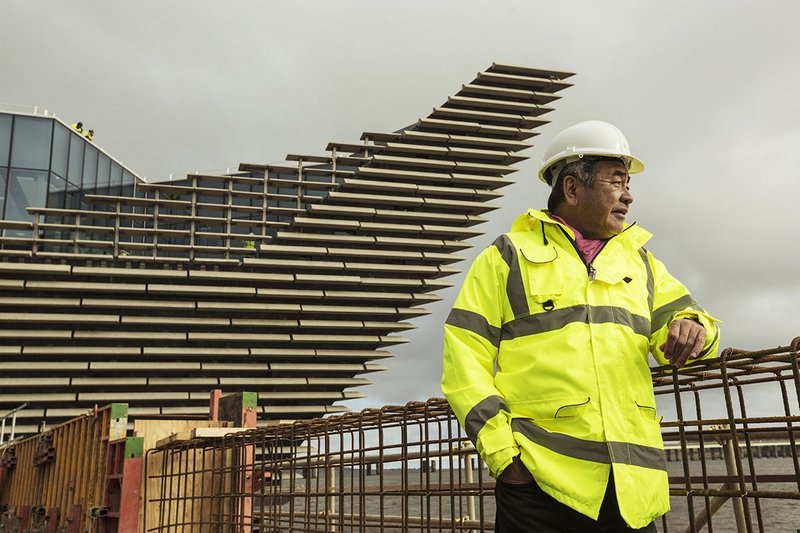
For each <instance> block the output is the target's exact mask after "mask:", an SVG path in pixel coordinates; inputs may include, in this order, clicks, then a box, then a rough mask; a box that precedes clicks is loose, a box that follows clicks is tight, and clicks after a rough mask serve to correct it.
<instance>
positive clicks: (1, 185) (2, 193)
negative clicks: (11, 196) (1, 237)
mask: <svg viewBox="0 0 800 533" xmlns="http://www.w3.org/2000/svg"><path fill="white" fill-rule="evenodd" d="M7 176H8V169H5V168H2V167H0V219H3V218H4V217H3V215H5V207H6V177H7Z"/></svg>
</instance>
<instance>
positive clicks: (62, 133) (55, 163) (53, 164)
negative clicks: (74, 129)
mask: <svg viewBox="0 0 800 533" xmlns="http://www.w3.org/2000/svg"><path fill="white" fill-rule="evenodd" d="M55 128H56V129H55V131H53V159H52V160H51V161H50V170H52V171H53V172H55V173H56V174H58V175H59V176H61V177H62V178H66V177H67V161H68V160H69V130H68V129H67V128H65V127H64V126H62V125H61V124H56V125H55Z"/></svg>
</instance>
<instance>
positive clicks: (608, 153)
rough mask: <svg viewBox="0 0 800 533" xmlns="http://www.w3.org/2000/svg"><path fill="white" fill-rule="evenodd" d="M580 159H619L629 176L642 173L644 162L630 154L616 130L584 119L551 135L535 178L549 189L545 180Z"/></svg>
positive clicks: (596, 121)
mask: <svg viewBox="0 0 800 533" xmlns="http://www.w3.org/2000/svg"><path fill="white" fill-rule="evenodd" d="M584 156H605V157H619V158H620V159H622V161H623V162H624V163H625V166H627V167H628V172H629V173H630V174H636V173H637V172H641V171H643V170H644V163H642V162H641V160H639V159H638V158H636V157H634V156H632V155H631V148H630V146H629V145H628V139H626V138H625V136H624V135H623V134H622V132H621V131H619V128H617V127H616V126H614V125H613V124H609V123H608V122H603V121H602V120H587V121H585V122H579V123H578V124H575V125H574V126H570V127H569V128H567V129H565V130H564V131H562V132H561V133H559V134H558V135H556V136H555V138H554V139H553V142H551V143H550V146H548V147H547V150H546V151H545V153H544V161H543V162H542V166H541V168H540V169H539V179H540V180H542V181H543V182H545V183H547V184H548V185H550V186H552V185H553V184H552V183H551V182H550V181H549V180H548V178H551V179H553V178H556V177H558V172H559V171H560V170H561V169H562V168H563V167H564V165H566V164H567V163H571V162H573V161H577V160H578V159H580V158H581V157H584Z"/></svg>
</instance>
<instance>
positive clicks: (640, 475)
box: [442, 121, 719, 533]
mask: <svg viewBox="0 0 800 533" xmlns="http://www.w3.org/2000/svg"><path fill="white" fill-rule="evenodd" d="M643 170H644V164H643V163H642V162H641V161H640V160H639V159H637V158H636V157H633V156H632V155H631V152H630V148H629V146H628V142H627V140H626V139H625V137H624V135H623V134H622V132H620V131H619V130H618V129H617V128H616V127H615V126H613V125H612V124H609V123H607V122H601V121H587V122H582V123H580V124H577V125H575V126H572V127H570V128H567V129H566V130H564V131H563V132H561V133H560V134H558V135H557V136H556V137H555V139H554V140H553V143H552V144H551V146H550V147H549V148H548V150H547V152H546V155H545V161H544V163H543V164H542V167H541V170H540V172H539V177H540V179H542V180H543V181H544V182H545V183H547V184H548V185H550V186H551V187H552V191H551V195H550V198H549V200H548V210H547V211H538V210H533V209H531V210H529V211H528V212H527V213H525V214H523V215H522V216H520V217H519V218H518V219H517V220H516V221H515V222H514V224H513V226H512V228H511V232H510V233H507V234H505V235H503V236H501V237H500V238H498V239H497V240H496V241H495V242H494V243H493V244H492V245H491V246H489V247H488V248H487V249H486V250H484V251H483V252H482V253H481V254H480V255H479V256H478V257H477V258H476V259H475V262H474V263H473V265H472V267H471V269H470V271H469V273H468V275H467V277H466V279H465V280H464V284H463V286H462V288H461V291H460V293H459V295H458V298H457V300H456V302H455V306H454V308H453V310H452V311H451V313H450V316H449V317H448V319H447V323H446V325H445V347H444V372H443V376H442V390H443V391H444V394H445V396H446V397H447V399H448V401H449V402H450V405H451V406H452V407H453V411H454V412H455V414H456V416H457V417H458V419H459V421H460V422H461V423H462V425H463V426H464V428H465V430H466V433H467V435H468V436H469V437H470V439H471V440H472V441H473V442H474V443H475V445H476V447H477V449H478V451H479V453H480V454H481V456H482V457H483V459H484V461H485V462H486V464H487V466H488V467H489V472H490V474H491V475H492V476H494V477H496V478H497V480H498V482H497V486H496V490H495V493H496V500H497V521H496V531H497V532H501V533H508V532H529V531H530V532H533V531H535V532H590V531H603V532H616V531H626V532H630V531H632V530H639V531H655V530H656V529H655V524H654V522H653V521H654V519H655V518H657V517H658V516H661V515H662V514H664V513H666V512H667V511H668V510H669V487H668V480H667V472H666V463H665V460H664V455H663V443H662V440H661V429H660V425H659V421H660V417H658V416H657V415H656V408H655V405H656V403H655V398H654V394H653V386H652V380H651V374H650V369H649V366H648V362H647V354H648V351H649V352H650V353H652V354H653V355H654V356H655V359H656V360H657V361H658V362H659V363H660V364H667V363H671V364H673V365H674V366H675V367H678V368H679V367H681V366H683V365H684V364H685V363H686V362H687V361H689V360H690V359H691V360H696V359H700V358H704V357H713V356H714V355H715V354H716V350H717V346H718V344H719V333H718V329H717V326H716V322H717V321H716V320H715V319H714V318H713V317H711V316H710V315H709V314H707V313H706V312H705V311H703V309H702V308H700V307H699V306H698V305H697V303H695V301H694V300H693V299H692V297H691V295H690V294H689V292H688V291H687V289H686V287H684V286H683V285H682V284H681V283H680V282H678V281H677V280H676V279H675V278H674V277H672V276H671V275H670V274H669V273H668V272H667V270H666V268H665V267H664V265H663V264H662V263H661V262H660V261H658V260H657V259H655V258H654V257H653V255H652V254H651V253H650V252H649V251H647V250H646V249H645V248H644V244H645V243H646V242H647V240H648V239H649V238H650V237H651V235H650V233H648V232H647V231H645V230H643V229H641V228H639V227H638V226H635V225H629V224H626V223H625V217H626V215H627V212H628V208H629V207H630V205H631V203H632V202H633V196H632V195H631V192H630V188H629V179H630V176H629V175H630V174H634V173H637V172H641V171H643Z"/></svg>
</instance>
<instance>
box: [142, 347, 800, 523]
mask: <svg viewBox="0 0 800 533" xmlns="http://www.w3.org/2000/svg"><path fill="white" fill-rule="evenodd" d="M798 344H800V338H798V339H795V340H794V341H793V342H792V343H791V346H788V347H780V348H775V349H772V350H763V351H758V352H746V351H741V350H733V349H728V350H726V351H725V352H723V353H722V354H721V357H720V358H718V359H716V360H713V361H710V362H703V363H700V364H698V365H697V366H694V367H691V368H688V369H686V370H682V371H681V372H679V373H674V372H672V369H670V368H668V367H662V368H656V369H653V382H654V386H655V391H656V395H657V397H658V398H659V406H660V409H661V410H662V411H664V412H665V413H668V415H667V417H666V418H667V419H666V420H664V421H663V422H662V426H663V434H664V439H665V444H666V454H667V458H668V460H669V461H668V463H667V464H668V470H669V473H670V487H671V489H670V493H671V503H672V507H673V511H671V512H670V513H669V514H667V515H665V516H664V517H663V519H662V520H661V523H660V528H659V529H660V530H662V531H664V532H668V531H700V530H703V531H706V530H707V531H714V530H716V531H747V532H750V531H775V530H786V529H787V526H792V527H800V511H799V510H798V509H799V508H800V505H797V504H798V502H797V500H798V499H800V464H799V463H798V445H797V438H798V436H800V435H798V432H797V426H798V424H800V372H798V354H797V349H798ZM145 476H146V478H147V485H146V490H145V500H146V501H147V506H146V509H145V517H146V525H145V528H144V531H160V532H161V531H163V532H188V531H197V532H211V531H231V532H233V531H235V532H249V531H259V532H270V533H272V532H275V533H277V532H287V533H288V532H300V531H302V532H312V531H314V532H339V531H342V532H353V531H359V532H363V531H376V532H378V531H380V532H400V531H402V532H406V531H426V532H430V531H475V532H477V531H491V530H492V529H493V527H494V524H493V519H494V498H493V489H494V481H493V480H492V479H491V478H490V477H489V476H488V473H487V470H486V468H485V467H484V465H483V463H482V461H481V460H480V458H479V457H478V455H477V454H476V451H475V449H474V447H473V446H472V444H471V443H470V442H469V440H468V439H467V437H466V435H465V434H464V433H463V431H462V430H461V428H460V427H459V425H458V423H457V421H456V420H455V418H454V416H453V414H452V412H451V411H450V409H449V407H448V405H447V403H446V402H445V401H444V400H442V399H431V400H429V401H427V402H412V403H409V404H407V405H405V406H398V407H384V408H382V409H367V410H365V411H362V412H361V413H353V414H346V415H342V416H336V417H331V418H326V419H319V420H314V421H307V422H296V423H291V424H284V425H275V426H272V427H268V428H261V429H257V430H250V431H246V432H240V433H236V434H231V435H228V436H225V437H222V438H205V439H202V438H194V439H191V440H186V441H175V442H173V443H171V444H170V445H168V446H167V447H164V448H161V449H157V450H152V451H150V452H149V454H148V457H147V461H146V472H145Z"/></svg>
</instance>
